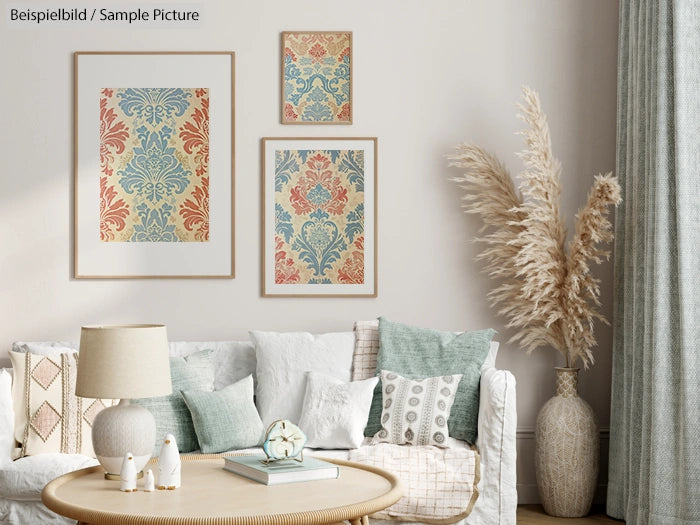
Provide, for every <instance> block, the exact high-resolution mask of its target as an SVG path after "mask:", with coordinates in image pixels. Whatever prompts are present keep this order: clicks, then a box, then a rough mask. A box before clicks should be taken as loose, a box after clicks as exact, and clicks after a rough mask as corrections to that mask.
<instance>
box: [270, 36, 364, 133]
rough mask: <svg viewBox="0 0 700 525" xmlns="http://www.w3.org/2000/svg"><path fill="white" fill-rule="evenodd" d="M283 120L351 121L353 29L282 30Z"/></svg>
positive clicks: (290, 121)
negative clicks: (351, 30)
mask: <svg viewBox="0 0 700 525" xmlns="http://www.w3.org/2000/svg"><path fill="white" fill-rule="evenodd" d="M281 107H282V124H352V33H351V32H350V31H285V32H283V33H282V106H281Z"/></svg>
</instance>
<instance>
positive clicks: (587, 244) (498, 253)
mask: <svg viewBox="0 0 700 525" xmlns="http://www.w3.org/2000/svg"><path fill="white" fill-rule="evenodd" d="M518 109H519V110H520V114H519V115H518V116H519V118H520V119H521V120H523V121H524V122H525V124H526V125H527V128H526V129H525V130H524V131H523V132H522V135H523V136H524V138H525V144H526V148H525V150H524V151H523V152H521V153H520V157H521V158H522V159H523V162H524V164H525V171H524V172H523V173H522V174H521V184H520V192H521V194H522V196H521V195H518V192H517V191H516V189H515V187H514V185H513V180H512V179H511V177H510V174H509V173H508V170H507V169H506V168H505V166H504V165H503V163H501V162H500V161H499V160H498V159H497V158H496V157H494V156H493V155H491V154H490V153H488V152H486V151H484V150H483V149H482V148H480V147H479V146H474V145H472V144H461V145H460V146H457V148H456V150H457V151H456V153H454V154H452V155H450V156H449V159H450V161H451V162H450V166H456V167H458V168H462V169H464V170H465V171H464V174H463V175H462V176H461V177H455V178H453V179H451V180H453V181H454V182H456V183H458V184H459V185H460V186H461V187H462V189H464V190H465V192H466V193H465V195H464V196H463V197H462V200H463V201H464V202H463V204H462V206H463V207H464V211H465V213H473V214H477V215H479V216H480V217H481V219H482V221H483V224H484V226H483V228H482V230H481V231H482V233H484V232H485V235H482V236H480V237H478V238H477V239H476V240H477V241H479V242H482V243H484V245H485V248H484V250H483V251H482V252H481V253H480V254H479V255H478V256H477V259H479V260H483V261H484V262H485V265H484V271H485V272H486V273H487V274H488V275H489V276H490V277H492V278H493V279H496V280H497V281H498V283H497V285H496V287H495V288H494V289H493V290H492V291H491V293H490V294H489V300H490V302H491V305H492V306H493V307H494V308H496V311H497V312H498V314H499V315H503V316H504V317H506V319H507V320H508V322H507V326H508V327H511V328H515V329H517V332H516V334H515V335H514V336H513V337H512V338H511V340H510V341H511V342H518V343H519V344H521V345H522V346H523V348H525V349H526V350H527V351H528V352H531V351H532V350H534V349H536V348H539V347H542V346H552V347H554V348H556V349H557V350H558V351H560V352H561V353H562V354H563V355H564V356H565V357H566V366H568V367H573V366H575V363H576V361H577V360H578V359H580V360H581V362H582V363H583V366H584V367H585V368H588V366H590V365H591V364H593V361H594V359H593V353H592V351H591V349H592V347H593V346H595V345H596V340H595V337H594V334H593V326H594V321H595V320H596V319H598V320H600V321H602V322H605V323H607V321H606V320H605V318H604V317H603V316H602V315H601V313H600V312H599V310H598V308H599V307H600V301H599V296H600V282H599V280H598V279H596V278H595V277H593V276H592V275H591V271H590V263H591V262H594V263H596V264H600V263H601V262H602V261H603V259H607V258H609V257H610V252H609V251H606V250H603V249H602V248H600V245H602V244H605V243H609V242H610V241H611V240H612V238H613V233H612V225H611V223H610V221H609V220H608V218H607V214H608V210H609V208H610V205H611V204H614V205H617V204H619V203H620V201H621V192H620V185H619V184H618V182H617V179H616V178H615V177H613V176H612V173H608V174H606V175H598V176H596V177H595V180H594V183H593V188H592V189H591V191H590V193H589V194H588V200H587V202H586V205H585V206H584V207H583V208H581V209H580V210H579V212H578V213H577V214H576V230H575V233H574V236H573V238H572V239H571V241H570V242H569V244H568V247H566V248H565V242H566V227H565V226H564V223H563V222H562V219H561V214H560V210H559V201H560V195H561V185H560V179H559V176H560V173H561V164H560V163H559V161H558V160H557V159H556V158H555V157H554V155H553V154H552V144H551V141H550V137H549V126H548V124H547V117H546V116H545V114H544V112H543V111H542V108H541V106H540V101H539V97H538V95H537V93H536V92H535V91H533V90H532V89H530V88H527V87H524V88H523V102H522V104H520V105H519V106H518ZM567 248H568V249H567Z"/></svg>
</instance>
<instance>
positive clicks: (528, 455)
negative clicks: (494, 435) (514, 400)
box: [516, 427, 610, 505]
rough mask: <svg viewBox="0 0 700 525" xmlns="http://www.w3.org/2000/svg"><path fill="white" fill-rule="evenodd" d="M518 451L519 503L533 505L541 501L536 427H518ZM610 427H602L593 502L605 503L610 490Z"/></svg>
mask: <svg viewBox="0 0 700 525" xmlns="http://www.w3.org/2000/svg"><path fill="white" fill-rule="evenodd" d="M516 438H517V441H516V446H517V451H518V483H517V490H518V504H520V505H531V504H538V503H540V496H539V493H538V492H537V481H536V479H535V429H534V428H530V427H522V428H518V430H517V432H516ZM609 441H610V429H609V428H601V429H600V470H599V472H600V473H599V475H598V488H597V489H596V493H595V496H594V498H593V503H595V504H605V500H606V494H607V490H608V444H609Z"/></svg>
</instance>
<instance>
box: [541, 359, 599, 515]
mask: <svg viewBox="0 0 700 525" xmlns="http://www.w3.org/2000/svg"><path fill="white" fill-rule="evenodd" d="M555 370H556V374H557V386H556V389H557V390H556V395H555V396H554V397H553V398H551V399H550V400H549V401H547V402H546V403H545V405H544V406H543V407H542V410H540V413H539V414H538V415H537V426H536V427H535V474H536V476H537V488H538V490H539V493H540V500H541V501H542V506H543V507H544V510H545V512H546V513H547V514H549V515H551V516H558V517H562V518H578V517H581V516H585V515H586V514H588V512H589V511H590V509H591V503H592V502H593V494H594V493H595V489H596V484H597V482H598V454H599V437H598V423H597V421H596V416H595V414H594V412H593V409H592V408H591V406H590V405H589V404H588V403H586V402H585V401H584V400H583V399H581V398H580V397H579V396H578V370H579V369H578V368H555Z"/></svg>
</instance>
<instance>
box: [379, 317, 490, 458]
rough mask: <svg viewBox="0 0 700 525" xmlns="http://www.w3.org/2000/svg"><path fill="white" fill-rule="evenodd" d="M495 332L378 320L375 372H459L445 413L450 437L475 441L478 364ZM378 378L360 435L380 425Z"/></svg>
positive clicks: (430, 374)
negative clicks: (447, 412) (448, 417)
mask: <svg viewBox="0 0 700 525" xmlns="http://www.w3.org/2000/svg"><path fill="white" fill-rule="evenodd" d="M495 333H496V332H495V330H491V329H488V330H479V331H474V332H462V333H454V332H441V331H438V330H430V329H426V328H417V327H414V326H408V325H405V324H401V323H395V322H392V321H389V320H387V319H385V318H384V317H380V318H379V352H378V354H377V371H379V370H391V371H392V372H395V373H397V374H399V375H401V376H403V377H406V378H408V379H424V378H427V377H434V376H446V375H453V374H462V380H461V381H460V382H459V387H458V388H457V394H456V395H455V401H454V404H453V405H452V411H451V412H450V419H449V421H448V428H449V433H450V436H451V437H453V438H456V439H461V440H463V441H466V442H468V443H471V444H474V443H475V441H476V428H477V420H478V416H479V380H480V378H481V365H483V364H484V360H485V359H486V356H487V355H488V353H489V346H490V344H491V339H492V338H493V336H494V334H495ZM381 415H382V386H381V381H380V383H379V384H378V385H377V386H376V387H375V389H374V397H373V398H372V407H371V408H370V411H369V418H368V419H367V427H366V428H365V436H373V435H375V434H376V433H377V432H379V430H381V428H382V426H381V423H380V418H381Z"/></svg>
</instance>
